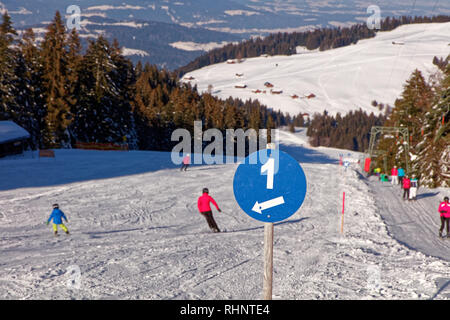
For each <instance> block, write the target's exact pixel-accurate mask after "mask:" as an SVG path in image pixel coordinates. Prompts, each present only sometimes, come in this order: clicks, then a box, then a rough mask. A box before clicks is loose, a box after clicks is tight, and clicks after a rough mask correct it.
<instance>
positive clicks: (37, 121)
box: [15, 28, 46, 149]
mask: <svg viewBox="0 0 450 320" xmlns="http://www.w3.org/2000/svg"><path fill="white" fill-rule="evenodd" d="M35 41H36V39H35V35H34V32H33V29H31V28H30V29H27V30H25V32H24V34H23V36H22V40H21V41H20V43H19V59H18V67H17V69H16V74H17V86H16V89H17V92H16V93H15V98H16V105H17V106H18V107H19V108H21V114H22V117H21V119H20V120H19V122H18V124H20V125H21V126H23V127H24V128H25V129H26V130H27V131H28V132H29V133H30V135H31V147H32V148H33V149H36V148H42V147H43V141H42V138H41V132H43V131H45V129H44V128H45V125H46V121H45V116H46V109H45V99H44V97H43V95H42V84H43V73H42V64H41V61H40V50H39V48H37V47H36V45H35Z"/></svg>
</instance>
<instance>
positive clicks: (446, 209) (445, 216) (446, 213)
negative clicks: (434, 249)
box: [438, 197, 450, 238]
mask: <svg viewBox="0 0 450 320" xmlns="http://www.w3.org/2000/svg"><path fill="white" fill-rule="evenodd" d="M448 201H449V200H448V197H445V198H444V201H442V202H441V203H440V204H439V209H438V211H439V213H440V214H441V228H440V229H439V237H441V238H442V237H443V236H442V231H444V225H447V238H450V233H449V223H450V203H449V202H448Z"/></svg>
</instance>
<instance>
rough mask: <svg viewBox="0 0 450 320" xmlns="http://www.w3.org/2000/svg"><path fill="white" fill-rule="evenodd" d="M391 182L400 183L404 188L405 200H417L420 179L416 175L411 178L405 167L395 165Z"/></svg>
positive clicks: (393, 183)
mask: <svg viewBox="0 0 450 320" xmlns="http://www.w3.org/2000/svg"><path fill="white" fill-rule="evenodd" d="M391 184H392V185H400V187H401V188H402V189H403V196H402V198H403V200H417V189H418V188H419V181H418V180H417V178H416V176H415V175H412V176H411V178H410V177H409V176H408V175H407V174H406V173H405V169H403V168H401V167H400V168H397V166H394V167H393V168H392V169H391Z"/></svg>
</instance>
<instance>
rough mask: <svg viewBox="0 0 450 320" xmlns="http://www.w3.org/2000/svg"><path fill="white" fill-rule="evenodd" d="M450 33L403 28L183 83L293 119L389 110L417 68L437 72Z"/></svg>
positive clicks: (193, 76)
mask: <svg viewBox="0 0 450 320" xmlns="http://www.w3.org/2000/svg"><path fill="white" fill-rule="evenodd" d="M448 34H450V23H436V24H415V25H403V26H400V27H398V28H397V29H395V30H393V31H389V32H378V33H377V36H376V37H375V38H372V39H366V40H361V41H359V42H358V43H357V44H356V45H351V46H347V47H342V48H337V49H333V50H327V51H323V52H320V51H307V50H301V48H299V49H298V50H297V52H299V53H298V54H296V55H292V56H263V57H258V58H249V59H245V60H243V62H241V63H237V61H235V60H233V61H227V62H224V63H219V64H215V65H211V66H207V67H204V68H202V69H199V70H195V71H193V72H190V73H188V74H186V75H184V77H183V79H182V80H183V81H185V82H190V83H191V84H192V85H197V87H198V90H199V91H201V92H205V91H207V90H208V87H209V88H210V90H211V93H213V95H215V96H218V97H220V98H224V99H226V98H228V97H230V96H232V97H236V98H241V99H258V100H259V101H261V102H262V103H263V104H265V105H267V106H268V107H269V108H272V109H274V110H281V111H283V112H288V113H289V114H291V115H297V114H298V113H308V114H310V115H312V114H313V113H315V112H319V113H322V112H323V110H327V111H328V112H329V113H331V114H336V113H337V112H340V113H341V114H345V113H347V112H348V111H350V110H355V109H356V110H357V109H359V108H361V109H363V110H365V111H367V112H368V113H370V112H374V113H379V112H380V110H379V108H378V107H373V106H372V105H371V103H372V101H377V102H378V103H383V104H384V105H386V104H389V105H390V106H393V105H394V102H395V99H396V98H398V97H399V94H400V93H401V91H402V87H403V85H404V84H405V81H406V80H407V79H408V78H409V77H410V75H411V73H412V72H413V71H414V70H415V69H419V70H420V71H422V73H423V74H424V75H425V76H426V77H428V76H429V75H432V74H434V73H436V72H437V71H438V69H437V67H436V66H434V65H433V64H432V60H433V57H434V56H437V57H446V56H447V55H448V54H449V53H450V47H449V44H450V43H449V37H448ZM266 83H267V84H270V85H269V86H265V84H266ZM211 86H212V87H211Z"/></svg>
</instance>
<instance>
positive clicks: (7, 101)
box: [0, 12, 19, 120]
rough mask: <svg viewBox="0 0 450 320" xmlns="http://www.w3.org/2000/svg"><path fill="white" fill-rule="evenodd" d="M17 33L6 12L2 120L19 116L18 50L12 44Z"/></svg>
mask: <svg viewBox="0 0 450 320" xmlns="http://www.w3.org/2000/svg"><path fill="white" fill-rule="evenodd" d="M16 35H17V32H16V30H14V28H13V27H12V22H11V18H10V16H9V15H8V13H7V12H5V13H4V14H3V16H2V23H1V24H0V120H10V119H11V120H14V119H17V118H18V117H19V115H18V114H17V110H16V108H15V105H14V102H15V101H14V92H15V88H14V83H15V82H16V81H17V77H16V75H15V69H16V66H17V51H16V50H15V49H14V48H13V47H12V45H13V44H14V43H15V36H16Z"/></svg>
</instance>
